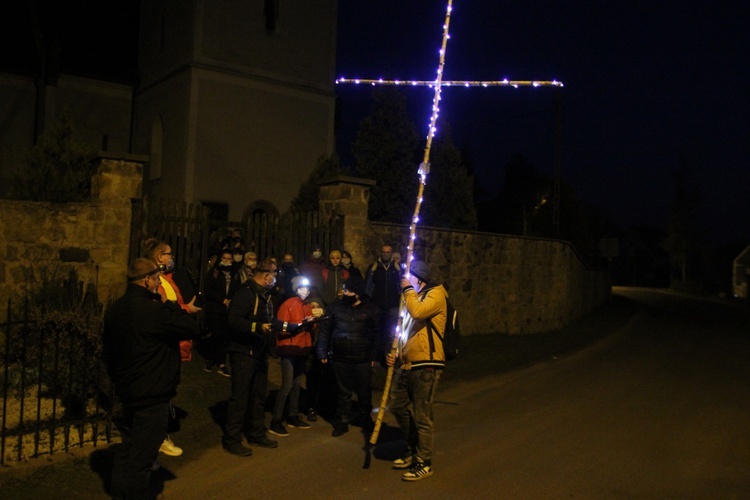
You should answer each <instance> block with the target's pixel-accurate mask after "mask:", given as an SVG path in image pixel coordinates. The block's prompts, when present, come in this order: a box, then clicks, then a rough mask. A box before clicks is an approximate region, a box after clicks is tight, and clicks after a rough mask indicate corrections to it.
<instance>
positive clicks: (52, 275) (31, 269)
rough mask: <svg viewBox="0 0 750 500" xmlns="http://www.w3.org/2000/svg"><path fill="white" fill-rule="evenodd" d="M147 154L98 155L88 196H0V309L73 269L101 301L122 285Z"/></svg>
mask: <svg viewBox="0 0 750 500" xmlns="http://www.w3.org/2000/svg"><path fill="white" fill-rule="evenodd" d="M144 161H145V159H144V158H139V157H134V156H127V157H125V158H123V157H119V158H105V157H102V158H100V160H99V162H100V163H99V167H98V169H97V173H96V175H95V176H94V178H93V185H92V196H91V200H89V201H87V202H82V203H46V202H33V201H14V200H0V235H2V236H1V237H0V256H2V258H1V259H0V311H2V312H3V313H4V312H5V311H6V309H7V303H8V299H9V298H10V299H12V300H13V302H18V301H19V300H21V299H22V298H23V297H24V296H26V294H27V292H30V291H31V290H32V289H33V288H34V287H35V286H39V285H41V284H42V283H45V282H48V281H51V280H53V279H57V278H67V276H68V274H69V272H70V270H71V269H73V270H75V271H76V272H77V274H78V277H79V279H80V280H82V281H83V282H84V284H86V285H88V284H89V283H93V284H95V285H97V289H98V295H99V301H100V302H103V303H104V302H106V301H107V300H108V299H109V298H110V297H117V296H118V295H120V294H122V292H123V291H124V289H125V275H126V272H127V266H128V252H129V245H130V225H131V213H132V201H131V200H132V199H133V198H140V196H141V184H142V172H143V163H144ZM0 321H2V320H0Z"/></svg>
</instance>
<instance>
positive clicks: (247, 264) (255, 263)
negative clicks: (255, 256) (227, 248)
mask: <svg viewBox="0 0 750 500" xmlns="http://www.w3.org/2000/svg"><path fill="white" fill-rule="evenodd" d="M245 265H246V266H247V267H249V268H250V269H255V267H256V266H257V265H258V261H257V260H251V261H249V262H246V263H245Z"/></svg>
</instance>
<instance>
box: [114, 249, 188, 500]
mask: <svg viewBox="0 0 750 500" xmlns="http://www.w3.org/2000/svg"><path fill="white" fill-rule="evenodd" d="M161 270H162V268H160V267H158V266H157V265H156V263H154V262H153V261H151V260H148V259H136V260H134V261H133V263H132V264H131V265H130V268H129V270H128V286H127V289H126V290H125V294H124V295H123V296H122V297H120V298H119V299H117V300H116V301H115V302H114V303H113V304H112V305H111V306H109V307H108V308H107V312H106V314H105V316H104V333H103V344H104V346H103V347H104V359H105V362H106V364H107V371H108V373H109V376H110V379H111V380H112V382H114V384H115V390H116V392H117V395H118V396H119V397H120V399H121V400H122V403H123V422H122V427H121V434H122V445H121V446H120V447H119V448H118V449H117V452H116V454H115V461H114V465H113V469H112V496H113V497H114V498H150V497H151V495H150V493H149V480H150V477H151V466H152V465H153V464H154V462H155V461H156V457H157V455H158V454H159V446H160V445H161V444H162V441H163V440H164V435H165V434H166V432H167V422H168V419H169V401H170V400H171V399H172V398H173V397H174V396H175V395H176V394H177V385H178V384H179V381H180V363H181V362H182V361H181V359H180V344H179V342H180V340H188V339H193V338H196V337H197V336H198V334H199V333H200V329H199V328H198V323H196V321H195V319H193V318H192V317H191V316H190V315H189V314H188V313H187V312H186V311H185V310H183V309H182V308H181V307H180V306H179V305H177V304H176V303H174V302H169V301H167V302H162V301H161V296H160V295H159V293H158V288H159V283H160V275H161Z"/></svg>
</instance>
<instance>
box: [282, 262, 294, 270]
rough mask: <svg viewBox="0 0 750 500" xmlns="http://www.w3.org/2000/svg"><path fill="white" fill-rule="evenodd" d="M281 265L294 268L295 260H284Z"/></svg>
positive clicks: (285, 267)
mask: <svg viewBox="0 0 750 500" xmlns="http://www.w3.org/2000/svg"><path fill="white" fill-rule="evenodd" d="M281 267H283V268H284V269H293V268H294V262H284V263H283V264H281Z"/></svg>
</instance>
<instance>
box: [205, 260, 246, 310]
mask: <svg viewBox="0 0 750 500" xmlns="http://www.w3.org/2000/svg"><path fill="white" fill-rule="evenodd" d="M230 269H231V268H230ZM240 286H242V285H241V283H240V275H239V274H238V273H237V271H235V270H234V269H232V270H231V271H230V278H229V290H228V291H227V279H226V277H225V275H224V270H223V269H222V268H221V267H220V266H215V267H214V268H213V269H211V270H210V271H209V272H208V275H207V276H206V283H205V285H204V288H205V291H206V292H205V296H206V305H205V307H204V308H203V310H204V311H205V312H206V314H226V313H227V306H225V305H224V300H225V299H230V300H231V299H232V298H233V297H234V294H235V293H236V292H237V290H239V288H240Z"/></svg>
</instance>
